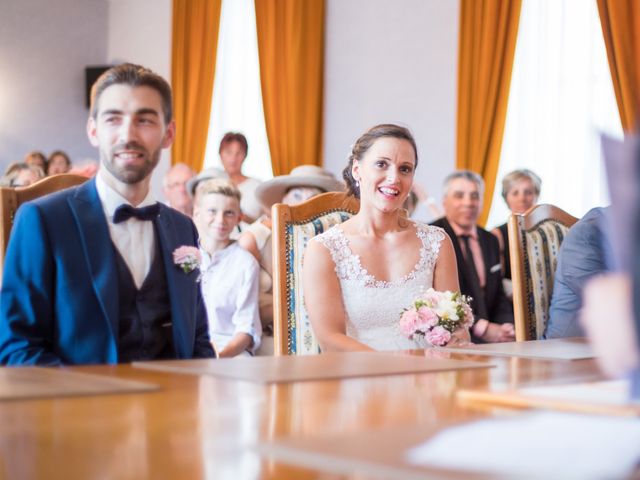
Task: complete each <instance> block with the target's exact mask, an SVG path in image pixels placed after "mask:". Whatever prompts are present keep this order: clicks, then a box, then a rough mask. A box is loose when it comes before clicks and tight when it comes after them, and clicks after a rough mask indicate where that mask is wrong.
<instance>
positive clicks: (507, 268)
mask: <svg viewBox="0 0 640 480" xmlns="http://www.w3.org/2000/svg"><path fill="white" fill-rule="evenodd" d="M541 187H542V180H540V177H538V175H536V174H535V173H533V172H532V171H531V170H527V169H522V170H514V171H513V172H511V173H508V174H507V175H505V177H504V178H503V179H502V198H504V201H505V202H506V203H507V206H508V207H509V210H511V213H516V214H522V213H524V212H526V211H527V210H529V209H530V208H531V207H533V206H534V205H535V204H536V203H538V197H539V196H540V188H541ZM491 233H493V234H494V235H495V236H496V238H497V239H498V243H499V244H500V261H501V262H502V275H503V277H504V279H505V280H506V281H505V282H504V284H505V290H506V291H507V296H508V297H510V298H511V296H512V286H511V260H510V258H509V255H510V253H509V234H508V228H507V223H504V224H502V225H500V226H499V227H496V228H494V229H493V230H491Z"/></svg>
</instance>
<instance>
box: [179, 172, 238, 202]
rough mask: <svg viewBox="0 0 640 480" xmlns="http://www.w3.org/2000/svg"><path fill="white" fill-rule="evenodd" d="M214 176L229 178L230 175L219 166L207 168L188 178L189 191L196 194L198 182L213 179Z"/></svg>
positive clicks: (190, 193) (191, 194)
mask: <svg viewBox="0 0 640 480" xmlns="http://www.w3.org/2000/svg"><path fill="white" fill-rule="evenodd" d="M212 178H229V175H227V172H225V171H224V170H223V169H221V168H218V167H209V168H205V169H204V170H202V171H201V172H200V173H199V174H198V175H196V176H195V177H191V178H190V179H189V180H187V193H189V195H190V196H191V197H193V196H194V195H195V194H196V187H197V186H198V184H199V183H200V182H202V181H204V180H211V179H212Z"/></svg>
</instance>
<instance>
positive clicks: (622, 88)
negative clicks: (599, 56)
mask: <svg viewBox="0 0 640 480" xmlns="http://www.w3.org/2000/svg"><path fill="white" fill-rule="evenodd" d="M598 11H599V13H600V23H601V25H602V34H603V36H604V43H605V45H606V47H607V57H608V59H609V68H610V69H611V79H612V80H613V90H614V91H615V94H616V101H617V103H618V111H619V112H620V120H621V122H622V128H623V129H624V131H625V132H636V131H637V130H638V128H640V122H639V121H638V117H639V116H640V2H638V0H598Z"/></svg>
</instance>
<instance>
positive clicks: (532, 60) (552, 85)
mask: <svg viewBox="0 0 640 480" xmlns="http://www.w3.org/2000/svg"><path fill="white" fill-rule="evenodd" d="M601 132H606V133H608V134H610V135H613V136H616V137H620V138H622V127H621V125H620V117H619V114H618V110H617V106H616V100H615V96H614V93H613V86H612V83H611V74H610V71H609V66H608V63H607V56H606V51H605V46H604V41H603V38H602V29H601V26H600V21H599V18H598V10H597V6H596V2H595V0H593V1H584V0H524V2H523V4H522V12H521V15H520V28H519V33H518V41H517V45H516V54H515V62H514V68H513V77H512V80H511V93H510V97H509V106H508V109H507V122H506V127H505V134H504V140H503V145H502V156H501V159H500V167H499V169H498V177H497V181H496V189H495V192H494V195H493V203H492V206H491V213H490V215H489V221H488V222H487V225H488V226H489V227H493V226H495V225H500V224H502V223H504V222H505V221H506V219H507V217H508V215H509V210H508V208H507V206H506V204H505V202H504V200H503V199H502V196H501V192H502V184H501V181H502V178H503V177H504V175H505V174H507V173H509V172H510V171H512V170H514V169H516V168H529V169H531V170H533V171H534V172H536V173H537V174H538V175H540V177H541V178H542V194H541V196H540V202H542V203H552V204H554V205H556V206H558V207H560V208H562V209H564V210H566V211H567V212H568V213H570V214H572V215H574V216H578V217H579V216H582V215H583V214H584V213H586V212H587V211H588V210H589V209H590V208H592V207H596V206H604V205H607V204H608V203H609V197H608V193H607V189H606V181H605V180H606V179H605V173H604V168H603V165H602V160H601V151H600V133H601Z"/></svg>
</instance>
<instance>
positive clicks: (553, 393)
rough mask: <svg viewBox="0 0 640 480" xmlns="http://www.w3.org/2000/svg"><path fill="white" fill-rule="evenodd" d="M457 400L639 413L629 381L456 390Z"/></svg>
mask: <svg viewBox="0 0 640 480" xmlns="http://www.w3.org/2000/svg"><path fill="white" fill-rule="evenodd" d="M457 397H458V400H460V401H461V402H462V403H466V404H470V405H474V404H480V405H486V404H493V405H499V406H506V407H514V408H545V409H550V410H560V411H565V412H580V413H589V414H593V413H597V414H603V415H623V416H634V417H639V416H640V403H638V402H632V401H631V384H630V382H629V380H610V381H602V382H585V383H576V384H570V385H542V386H535V387H524V388H518V389H511V390H499V391H493V390H464V389H463V390H459V391H458V393H457Z"/></svg>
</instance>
